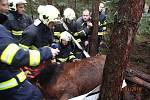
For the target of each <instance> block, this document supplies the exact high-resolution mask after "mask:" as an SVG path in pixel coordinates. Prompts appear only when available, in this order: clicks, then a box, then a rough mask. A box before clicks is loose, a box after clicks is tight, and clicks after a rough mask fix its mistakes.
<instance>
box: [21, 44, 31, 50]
mask: <svg viewBox="0 0 150 100" xmlns="http://www.w3.org/2000/svg"><path fill="white" fill-rule="evenodd" d="M19 46H20V47H21V48H23V49H29V48H30V47H28V46H26V45H23V44H20V43H19Z"/></svg>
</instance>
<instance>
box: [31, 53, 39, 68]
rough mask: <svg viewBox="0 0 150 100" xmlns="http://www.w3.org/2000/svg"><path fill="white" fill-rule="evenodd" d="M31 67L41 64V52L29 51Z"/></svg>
mask: <svg viewBox="0 0 150 100" xmlns="http://www.w3.org/2000/svg"><path fill="white" fill-rule="evenodd" d="M29 55H30V59H29V60H30V63H29V65H30V66H37V65H39V64H40V52H39V51H38V50H29Z"/></svg>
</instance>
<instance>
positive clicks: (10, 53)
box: [1, 44, 20, 65]
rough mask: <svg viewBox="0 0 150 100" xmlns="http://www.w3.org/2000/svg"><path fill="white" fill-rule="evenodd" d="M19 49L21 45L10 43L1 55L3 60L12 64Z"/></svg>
mask: <svg viewBox="0 0 150 100" xmlns="http://www.w3.org/2000/svg"><path fill="white" fill-rule="evenodd" d="M19 49H20V48H19V46H18V45H16V44H9V45H8V46H7V47H6V49H5V50H4V51H3V53H2V55H1V61H2V62H5V63H7V64H9V65H11V63H12V61H13V58H14V56H15V55H16V53H17V51H18V50H19Z"/></svg>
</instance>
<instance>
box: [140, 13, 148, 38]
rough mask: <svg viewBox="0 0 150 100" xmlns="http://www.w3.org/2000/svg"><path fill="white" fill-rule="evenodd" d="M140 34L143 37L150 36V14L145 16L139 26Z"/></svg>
mask: <svg viewBox="0 0 150 100" xmlns="http://www.w3.org/2000/svg"><path fill="white" fill-rule="evenodd" d="M139 33H140V34H142V35H150V14H143V16H142V19H141V22H140V26H139Z"/></svg>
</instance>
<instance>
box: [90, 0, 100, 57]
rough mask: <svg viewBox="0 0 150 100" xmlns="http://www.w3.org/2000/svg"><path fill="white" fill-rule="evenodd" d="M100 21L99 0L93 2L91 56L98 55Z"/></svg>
mask: <svg viewBox="0 0 150 100" xmlns="http://www.w3.org/2000/svg"><path fill="white" fill-rule="evenodd" d="M98 21H99V0H92V22H93V30H92V35H91V38H90V55H91V56H95V55H96V54H97V51H96V50H97V44H98V41H97V34H98Z"/></svg>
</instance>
